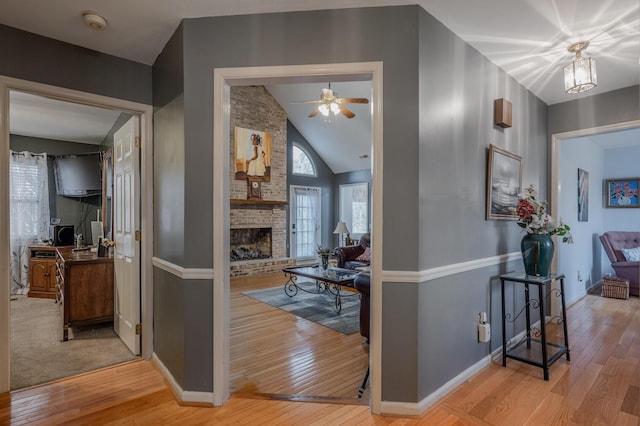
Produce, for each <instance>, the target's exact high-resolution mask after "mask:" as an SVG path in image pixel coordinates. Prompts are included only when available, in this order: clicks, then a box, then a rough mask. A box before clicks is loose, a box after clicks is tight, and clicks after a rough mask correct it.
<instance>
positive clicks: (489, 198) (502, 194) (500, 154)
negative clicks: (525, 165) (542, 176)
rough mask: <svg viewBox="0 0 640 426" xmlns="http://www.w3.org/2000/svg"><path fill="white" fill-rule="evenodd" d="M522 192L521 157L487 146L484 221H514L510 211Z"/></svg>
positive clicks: (513, 214)
mask: <svg viewBox="0 0 640 426" xmlns="http://www.w3.org/2000/svg"><path fill="white" fill-rule="evenodd" d="M521 191H522V157H520V156H519V155H516V154H514V153H511V152H509V151H506V150H504V149H502V148H498V147H497V146H495V145H489V158H488V160H487V194H486V208H487V209H486V217H485V219H486V220H516V219H517V217H516V215H515V213H514V211H513V210H512V209H513V208H515V207H516V206H517V205H518V194H519V193H520V192H521Z"/></svg>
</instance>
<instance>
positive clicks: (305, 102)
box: [290, 100, 324, 104]
mask: <svg viewBox="0 0 640 426" xmlns="http://www.w3.org/2000/svg"><path fill="white" fill-rule="evenodd" d="M323 102H324V101H322V100H317V101H295V102H290V103H292V104H321V103H323Z"/></svg>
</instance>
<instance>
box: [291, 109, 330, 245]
mask: <svg viewBox="0 0 640 426" xmlns="http://www.w3.org/2000/svg"><path fill="white" fill-rule="evenodd" d="M294 143H295V144H297V145H299V146H300V147H301V148H302V149H303V150H304V151H305V152H306V153H307V154H308V155H309V157H311V161H313V165H314V166H315V168H316V174H317V176H315V177H314V176H300V175H294V174H293V144H294ZM291 185H299V186H315V187H319V188H321V200H320V204H321V208H322V213H321V216H322V222H321V223H320V229H321V231H320V232H321V241H322V243H321V244H322V245H323V246H333V230H334V229H335V224H336V219H335V216H334V214H333V210H334V208H333V206H334V202H335V201H334V199H335V197H334V196H333V195H334V192H333V191H334V174H333V171H332V170H331V169H330V168H329V166H327V163H325V162H324V160H323V159H322V157H320V156H319V155H318V153H317V152H316V151H315V150H314V149H313V148H312V147H311V145H309V142H307V140H306V139H305V137H304V136H302V134H301V133H300V132H299V131H298V129H297V128H296V127H295V126H294V125H293V124H292V123H291V122H290V121H289V120H287V200H288V201H290V200H291V193H290V189H291ZM290 220H291V215H290V214H287V229H291V223H290ZM290 237H291V234H290V233H289V232H287V248H288V250H287V255H288V256H290V255H291V242H290Z"/></svg>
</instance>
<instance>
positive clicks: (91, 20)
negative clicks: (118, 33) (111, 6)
mask: <svg viewBox="0 0 640 426" xmlns="http://www.w3.org/2000/svg"><path fill="white" fill-rule="evenodd" d="M82 19H83V20H84V24H85V25H86V26H87V27H88V28H91V29H92V30H94V31H102V30H104V29H105V28H107V20H106V19H104V18H103V17H102V16H100V15H98V14H97V13H95V12H90V11H85V12H82Z"/></svg>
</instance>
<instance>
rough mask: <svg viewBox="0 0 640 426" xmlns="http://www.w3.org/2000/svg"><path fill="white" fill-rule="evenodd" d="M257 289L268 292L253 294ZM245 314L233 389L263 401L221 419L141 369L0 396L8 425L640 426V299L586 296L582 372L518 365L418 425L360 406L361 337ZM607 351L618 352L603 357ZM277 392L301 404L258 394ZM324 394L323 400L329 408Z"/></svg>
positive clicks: (483, 377) (580, 313) (235, 400)
mask: <svg viewBox="0 0 640 426" xmlns="http://www.w3.org/2000/svg"><path fill="white" fill-rule="evenodd" d="M276 281H277V280H276ZM262 285H264V283H262ZM250 287H254V288H255V287H259V283H258V282H249V285H248V286H247V288H250ZM241 300H242V299H241ZM243 305H244V307H245V308H243V309H244V312H246V313H251V312H254V313H256V312H261V314H260V315H257V316H255V317H253V319H249V320H247V319H246V318H243V317H241V316H239V317H237V318H236V319H237V321H236V322H235V323H236V324H237V325H238V328H237V329H235V331H236V332H237V334H236V335H235V336H236V338H238V336H241V337H240V338H238V339H237V343H238V346H236V347H232V353H237V354H238V355H237V356H238V359H241V360H243V362H244V361H246V362H247V364H248V366H244V365H240V363H238V364H236V365H234V366H233V370H234V374H233V375H232V377H233V379H232V380H234V381H237V382H238V383H240V384H241V385H242V386H245V385H246V387H248V388H251V390H252V391H253V392H256V393H254V394H251V395H246V394H242V393H237V394H234V395H232V397H231V398H230V399H229V400H228V401H227V402H226V403H225V405H224V406H222V407H213V408H204V407H189V406H181V405H179V404H178V403H177V402H176V400H175V398H174V396H173V394H172V392H171V390H170V389H169V387H168V385H167V383H166V381H165V379H164V378H163V376H162V375H161V373H160V372H159V371H158V370H157V369H156V368H155V367H154V366H153V364H152V363H151V362H147V361H136V362H134V363H129V364H124V365H120V366H115V367H111V368H107V369H104V370H100V371H96V372H94V373H89V374H85V375H81V376H77V377H73V378H69V379H65V380H60V381H58V382H54V383H51V384H47V385H42V386H37V387H34V388H30V389H24V390H22V391H15V392H12V393H6V394H1V395H0V424H2V425H4V424H11V425H29V426H31V425H47V426H49V425H56V424H71V425H95V424H99V425H118V426H122V425H136V426H137V425H159V424H162V425H252V426H253V425H268V426H271V425H286V426H290V425H309V424H317V425H331V426H334V425H343V426H353V425H358V426H361V425H385V426H393V425H398V426H400V425H401V426H413V425H478V426H488V425H509V426H511V425H516V424H517V425H520V424H523V425H545V424H548V425H576V426H577V425H580V426H583V425H587V424H607V425H609V424H611V425H623V426H624V425H635V426H640V406H639V404H640V374H639V373H638V372H639V371H640V356H637V355H638V351H639V349H638V347H639V346H640V335H639V333H638V331H639V330H640V299H638V298H631V299H628V300H619V299H606V298H601V297H598V296H587V297H585V298H584V299H582V300H580V301H579V302H578V303H576V304H575V305H574V306H572V307H571V308H570V309H569V312H568V318H569V321H568V324H567V325H568V328H569V330H570V346H571V349H572V351H571V359H572V361H571V362H570V363H568V362H566V361H565V360H564V359H561V360H558V362H556V363H555V364H553V365H552V367H551V370H550V380H549V381H544V380H543V379H542V370H541V369H540V368H537V367H533V366H530V365H527V364H524V363H520V362H517V361H515V360H509V362H508V363H507V367H506V368H505V367H502V365H501V360H500V359H498V360H494V361H493V362H492V363H491V364H490V365H489V366H487V367H486V368H485V369H483V370H482V371H480V372H479V373H478V374H476V375H475V376H474V377H472V378H471V379H469V380H467V381H465V382H464V383H463V384H462V385H460V386H459V387H458V388H457V389H455V390H453V391H452V392H450V393H449V394H448V395H446V396H445V397H443V398H442V399H440V400H439V401H437V402H436V403H435V404H434V405H433V406H432V407H431V408H430V409H429V410H427V412H425V413H424V414H423V415H422V416H420V417H418V418H412V417H391V416H389V417H381V416H376V415H372V414H371V413H370V410H369V407H368V406H367V405H363V403H365V404H366V401H361V400H357V399H356V398H355V397H354V395H355V394H354V390H355V391H357V388H358V387H359V386H360V382H361V380H362V377H363V373H364V371H365V370H366V366H367V365H368V348H367V347H366V346H363V345H362V339H361V336H358V335H355V336H343V335H339V336H334V334H335V333H333V332H331V333H329V332H325V331H327V330H318V329H316V327H317V324H308V322H302V321H298V320H294V321H291V320H290V318H289V319H285V318H284V317H282V315H281V314H280V313H276V312H275V311H273V312H272V310H270V309H266V310H265V308H264V307H258V306H257V305H255V302H252V301H244V300H243ZM252 305H255V306H252ZM574 312H575V313H576V315H574ZM288 316H289V317H290V316H291V315H288ZM285 317H286V315H285ZM256 319H258V321H256ZM257 323H264V324H268V333H271V334H274V335H278V334H280V338H283V336H289V337H291V336H294V337H295V338H294V339H293V340H294V343H291V342H289V341H287V340H286V339H283V340H281V341H282V342H283V343H282V347H281V348H276V349H275V350H274V348H272V347H271V346H273V345H270V344H269V341H270V340H269V339H265V338H264V336H263V335H261V333H265V331H264V330H263V331H260V332H257V333H256V332H255V330H254V328H256V329H259V324H257ZM616 323H617V324H618V325H615V324H616ZM621 324H625V325H624V326H621ZM322 328H323V329H324V327H322ZM328 331H331V330H328ZM253 337H255V340H252V338H253ZM310 337H315V338H314V339H310ZM309 339H310V341H309ZM272 341H273V340H272ZM252 342H254V343H255V345H256V348H258V349H256V350H264V353H266V354H269V355H268V356H265V357H264V358H263V359H262V363H263V364H264V365H262V367H264V366H265V365H268V367H267V368H262V367H261V362H260V361H259V360H257V359H256V358H257V357H256V356H255V354H254V353H253V348H252V345H251V343H252ZM606 344H609V345H610V347H608V348H603V347H602V345H606ZM306 346H310V347H311V348H307V347H306ZM238 348H242V349H241V350H239V349H238ZM283 352H284V353H288V354H289V357H288V358H287V357H286V356H283ZM258 358H259V357H258ZM271 388H273V389H280V390H282V389H294V392H292V393H287V392H278V393H276V392H273V393H269V392H263V393H262V394H261V393H259V392H258V390H261V391H263V390H264V389H271ZM354 388H355V389H354ZM295 392H302V393H301V394H296V393H295ZM305 393H306V394H305ZM319 394H324V395H325V397H324V400H323V401H322V403H321V402H319V401H320V399H319V398H318V396H319ZM343 397H344V399H342V398H343ZM296 398H297V400H296V401H291V400H288V399H296ZM315 401H318V402H315Z"/></svg>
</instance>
